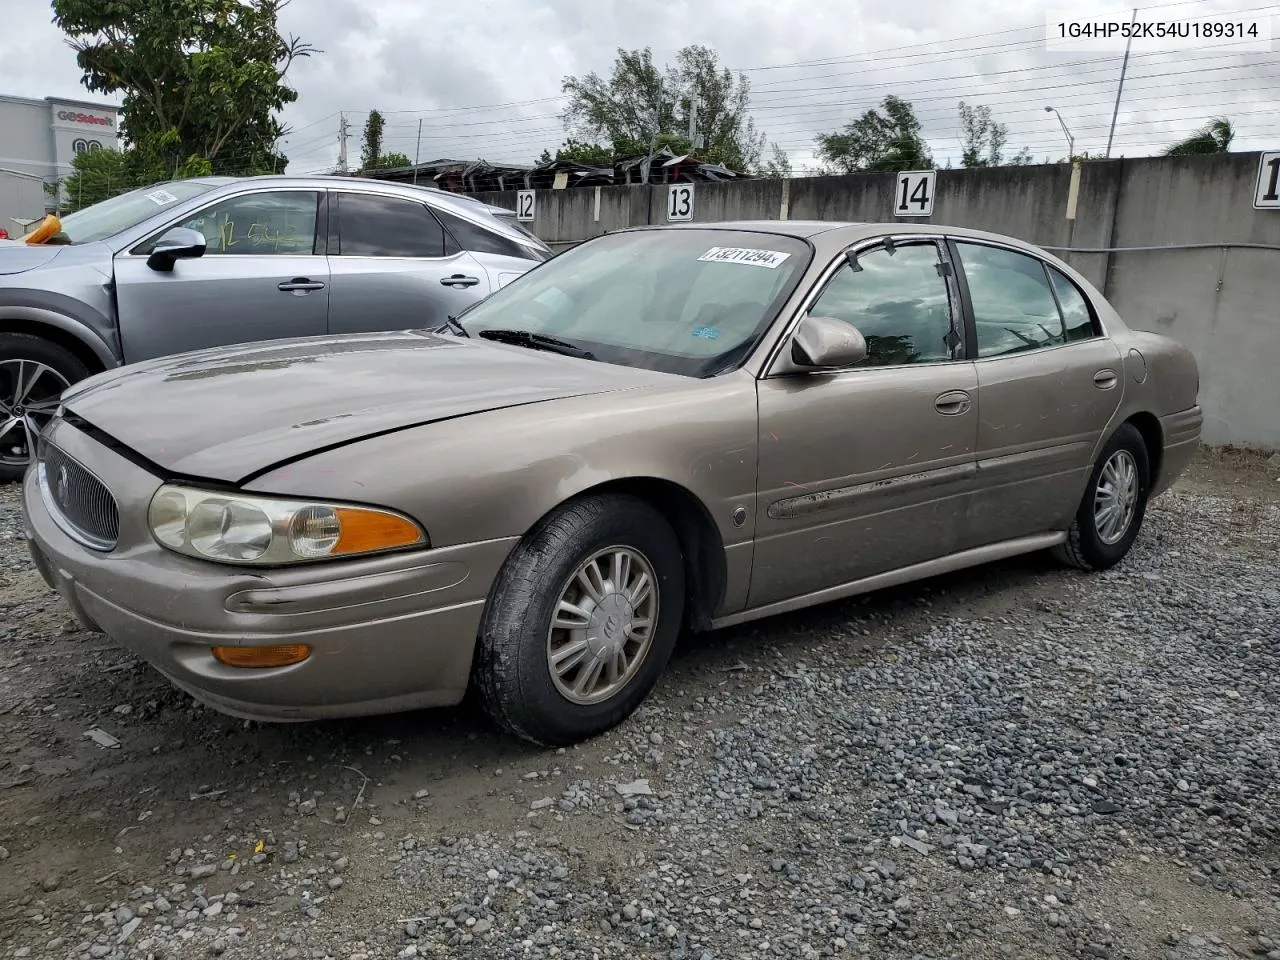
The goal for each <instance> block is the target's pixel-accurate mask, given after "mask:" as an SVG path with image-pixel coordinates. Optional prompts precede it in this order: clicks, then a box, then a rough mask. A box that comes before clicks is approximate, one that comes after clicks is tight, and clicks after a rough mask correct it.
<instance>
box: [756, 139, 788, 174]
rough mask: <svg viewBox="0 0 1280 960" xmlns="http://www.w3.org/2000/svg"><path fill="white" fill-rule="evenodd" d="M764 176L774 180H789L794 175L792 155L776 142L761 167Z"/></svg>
mask: <svg viewBox="0 0 1280 960" xmlns="http://www.w3.org/2000/svg"><path fill="white" fill-rule="evenodd" d="M760 172H761V173H762V174H764V176H766V177H769V178H770V179H772V180H787V179H790V178H791V177H792V176H793V173H792V166H791V157H790V156H789V155H788V154H787V151H785V150H783V149H782V148H781V147H780V146H778V145H777V144H776V143H775V144H773V145H772V147H771V153H770V156H769V159H768V161H766V162H765V165H764V166H763V167H761V168H760Z"/></svg>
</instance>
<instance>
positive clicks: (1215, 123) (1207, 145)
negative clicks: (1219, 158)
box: [1164, 117, 1236, 157]
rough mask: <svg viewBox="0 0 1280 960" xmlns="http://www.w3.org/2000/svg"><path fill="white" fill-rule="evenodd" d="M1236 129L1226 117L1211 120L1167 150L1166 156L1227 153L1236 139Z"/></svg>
mask: <svg viewBox="0 0 1280 960" xmlns="http://www.w3.org/2000/svg"><path fill="white" fill-rule="evenodd" d="M1235 135H1236V131H1235V129H1234V128H1233V127H1232V126H1231V121H1230V120H1228V119H1227V118H1226V117H1218V118H1216V119H1214V120H1210V121H1209V122H1208V123H1206V124H1205V125H1204V126H1203V127H1201V128H1200V129H1199V130H1197V131H1196V132H1195V133H1194V134H1192V135H1191V136H1189V137H1187V139H1185V140H1183V141H1182V142H1181V143H1175V144H1174V145H1173V146H1171V147H1169V148H1168V149H1167V150H1165V152H1164V155H1165V156H1166V157H1192V156H1198V155H1200V154H1204V153H1226V152H1227V150H1229V149H1230V147H1231V141H1232V140H1234V139H1235Z"/></svg>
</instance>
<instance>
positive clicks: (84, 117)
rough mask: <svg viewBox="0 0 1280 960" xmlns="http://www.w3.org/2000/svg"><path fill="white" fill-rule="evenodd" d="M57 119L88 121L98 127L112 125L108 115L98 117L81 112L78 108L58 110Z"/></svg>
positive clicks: (74, 121)
mask: <svg viewBox="0 0 1280 960" xmlns="http://www.w3.org/2000/svg"><path fill="white" fill-rule="evenodd" d="M57 116H58V119H59V120H67V121H70V122H71V123H89V124H93V125H94V126H98V127H109V126H111V125H112V123H111V118H110V117H99V116H95V115H94V114H92V113H82V112H81V111H79V110H59V111H58V114H57Z"/></svg>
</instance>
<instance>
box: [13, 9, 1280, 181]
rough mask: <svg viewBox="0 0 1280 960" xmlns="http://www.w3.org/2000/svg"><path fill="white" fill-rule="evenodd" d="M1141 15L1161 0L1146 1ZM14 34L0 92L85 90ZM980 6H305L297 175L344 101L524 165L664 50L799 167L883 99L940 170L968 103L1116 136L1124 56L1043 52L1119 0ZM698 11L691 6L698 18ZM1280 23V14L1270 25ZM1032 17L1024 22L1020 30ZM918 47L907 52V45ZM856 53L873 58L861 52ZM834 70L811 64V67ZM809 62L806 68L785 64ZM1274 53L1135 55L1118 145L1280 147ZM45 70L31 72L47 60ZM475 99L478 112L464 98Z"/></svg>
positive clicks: (457, 145)
mask: <svg viewBox="0 0 1280 960" xmlns="http://www.w3.org/2000/svg"><path fill="white" fill-rule="evenodd" d="M1138 2H1139V4H1140V6H1142V7H1143V8H1144V9H1146V8H1149V7H1154V6H1156V5H1155V4H1153V3H1151V2H1150V0H1138ZM20 6H21V7H22V9H20V10H17V11H9V12H8V15H7V16H6V30H5V32H4V34H3V36H2V37H0V62H4V63H8V64H20V65H22V64H26V65H28V66H27V67H26V68H24V69H21V70H16V71H15V70H11V71H7V78H6V79H5V80H4V81H0V92H5V93H12V94H19V95H25V96H37V97H40V96H47V95H56V96H70V97H90V96H92V95H90V94H87V93H86V91H85V90H84V89H83V88H82V87H81V86H80V84H79V70H78V68H77V67H76V64H75V58H74V54H73V53H72V51H71V50H70V49H69V48H68V47H67V46H66V45H65V44H64V43H63V41H62V37H61V36H60V34H59V32H58V31H57V29H56V28H55V27H54V26H53V25H52V22H51V16H50V12H49V8H48V6H46V5H44V4H42V3H39V2H35V0H22V2H21V4H20ZM1077 8H1080V5H1079V4H1061V3H1057V2H1053V3H1050V2H1049V0H1034V2H1027V0H967V2H965V4H964V6H963V8H962V9H963V15H962V16H961V15H959V12H960V10H961V8H960V6H959V5H958V4H957V3H955V2H943V0H911V2H903V0H702V2H700V3H699V4H698V5H696V7H695V6H694V5H692V4H672V3H670V0H487V2H485V3H482V4H481V3H471V4H460V5H431V6H430V7H428V6H425V5H421V4H419V3H417V2H416V0H384V2H382V3H380V4H376V5H370V4H365V3H363V2H360V0H295V2H294V3H293V4H292V5H290V6H289V7H287V8H286V10H285V13H284V15H283V17H282V20H283V24H282V26H283V28H284V29H285V30H286V31H287V32H293V33H296V34H299V35H300V36H302V37H303V38H304V39H305V40H307V41H308V42H310V43H312V44H314V45H315V46H317V47H319V48H320V49H321V50H323V53H320V54H318V55H316V56H315V57H313V58H311V59H308V60H305V61H301V62H300V63H298V64H297V65H296V66H295V68H294V70H293V71H292V72H291V74H290V82H291V83H292V84H293V85H294V86H295V88H296V89H297V90H298V91H299V94H300V98H299V101H298V103H296V104H293V105H291V106H290V107H289V108H288V109H287V110H286V111H285V115H284V119H285V121H286V123H287V124H288V125H289V127H290V128H291V130H292V132H291V134H290V136H289V137H288V140H287V142H286V143H285V145H284V147H285V152H286V153H287V154H288V155H289V156H290V160H291V162H290V170H294V171H308V170H319V169H324V168H326V167H328V166H330V165H331V164H333V163H334V161H335V160H336V157H337V132H338V119H339V116H338V115H339V112H340V111H346V115H347V118H348V122H349V124H350V132H351V139H350V141H349V144H348V153H349V157H350V158H351V159H352V160H354V159H355V158H356V157H357V156H358V153H359V133H360V129H361V126H362V124H363V122H364V119H365V116H366V115H367V111H368V110H369V109H370V108H372V107H377V108H378V109H380V110H382V111H383V112H384V113H385V114H386V115H387V130H386V149H389V150H398V151H400V152H403V153H406V154H408V155H410V156H412V155H413V153H414V149H415V147H416V143H417V127H418V121H419V119H421V120H422V127H423V133H422V156H423V157H424V159H425V158H435V157H440V156H452V157H457V158H470V157H476V156H483V157H485V158H487V159H490V160H496V161H513V162H520V161H524V162H528V161H531V160H533V159H534V158H535V157H536V156H537V155H538V153H540V152H541V150H542V149H543V148H544V147H550V148H553V149H554V147H555V146H556V145H557V144H558V143H559V142H560V141H561V140H562V139H563V136H564V132H563V128H562V125H561V123H560V121H559V119H558V113H559V111H560V110H561V109H562V107H563V102H562V100H561V99H560V84H561V80H562V78H563V77H564V76H565V75H567V74H575V75H580V74H583V73H586V72H588V71H592V70H594V71H597V72H599V73H602V74H607V72H608V71H609V69H610V67H611V64H612V61H613V57H614V55H615V51H616V48H617V47H619V46H623V47H628V48H630V47H640V46H651V47H652V48H653V50H654V54H655V57H657V58H658V59H659V60H664V59H666V58H669V57H670V56H671V55H672V54H673V53H674V52H675V50H677V49H678V48H679V47H681V46H683V45H685V44H689V43H702V44H706V45H708V46H711V47H714V48H715V49H717V50H718V51H719V52H720V54H721V57H722V59H723V61H724V62H725V63H726V64H727V65H728V66H730V67H732V68H734V69H741V70H745V71H747V73H748V76H749V77H750V79H751V82H752V85H753V89H754V91H755V92H754V97H753V103H754V108H755V119H756V123H757V126H758V128H759V129H761V130H763V131H764V132H765V133H766V134H767V135H768V137H769V139H770V140H771V141H775V142H777V143H779V144H780V145H781V146H782V147H783V148H784V149H786V150H787V151H788V152H789V153H791V154H792V157H793V161H794V162H795V163H796V164H797V165H798V166H800V167H804V166H806V165H812V163H813V160H812V147H813V138H814V136H815V135H816V134H817V133H818V132H821V131H826V130H833V129H835V128H837V127H839V126H840V125H841V124H842V123H843V122H845V121H846V120H849V119H851V118H853V117H854V116H856V115H858V114H860V113H861V112H862V111H864V110H866V109H867V108H869V107H872V106H875V105H876V104H877V103H878V102H879V101H880V100H882V99H883V98H884V96H886V95H888V94H891V93H893V94H897V95H899V96H902V97H905V98H907V99H909V100H911V101H912V102H913V103H914V104H915V106H916V110H917V113H918V115H919V116H920V118H921V122H922V126H923V129H924V132H925V135H926V137H927V139H928V140H929V142H930V145H931V147H932V148H933V152H934V155H935V157H936V159H937V161H938V162H939V163H940V164H941V163H944V162H945V161H946V160H947V159H948V158H950V159H951V160H952V161H953V162H955V163H958V161H959V157H960V147H959V142H958V139H957V137H958V118H957V112H956V104H957V101H959V100H961V99H964V100H966V101H969V102H972V103H985V104H987V105H989V106H991V108H992V110H993V113H994V114H995V117H996V119H997V120H1000V121H1002V122H1004V123H1005V124H1007V126H1008V129H1009V137H1008V147H1007V150H1008V152H1010V153H1013V152H1016V151H1017V150H1019V149H1020V148H1021V147H1023V146H1027V147H1029V148H1030V149H1031V150H1032V152H1033V154H1034V156H1035V157H1036V158H1037V159H1044V158H1045V157H1049V158H1051V159H1057V158H1059V157H1060V156H1062V155H1063V154H1064V153H1065V152H1066V141H1065V138H1064V137H1063V135H1062V131H1061V128H1060V127H1059V126H1058V122H1057V119H1056V118H1055V117H1054V116H1053V115H1051V114H1047V113H1045V111H1044V106H1045V105H1046V104H1050V103H1051V104H1053V105H1054V106H1056V107H1057V108H1058V109H1059V110H1060V111H1061V113H1062V115H1063V117H1064V118H1066V120H1067V123H1068V125H1069V126H1070V127H1071V129H1072V133H1073V134H1074V136H1075V139H1076V148H1077V149H1078V150H1089V151H1091V152H1094V153H1098V152H1101V150H1102V149H1103V148H1104V147H1105V144H1106V137H1107V127H1108V125H1109V123H1110V119H1111V104H1112V100H1113V98H1114V96H1115V84H1116V78H1117V75H1118V72H1119V64H1120V54H1119V53H1118V52H1092V51H1088V52H1081V51H1056V50H1054V51H1048V50H1046V49H1045V44H1044V23H1045V16H1046V12H1047V11H1054V12H1057V11H1059V10H1064V9H1069V10H1071V11H1072V12H1073V13H1076V14H1080V13H1087V12H1091V11H1092V10H1094V9H1104V10H1106V9H1119V10H1120V11H1121V12H1124V11H1125V10H1126V9H1127V7H1126V4H1124V3H1121V2H1120V0H1095V2H1094V3H1092V4H1090V5H1089V8H1088V10H1085V9H1077ZM1160 9H1161V10H1162V11H1167V13H1168V15H1169V16H1171V17H1173V16H1187V15H1188V11H1189V10H1194V11H1195V12H1197V13H1200V12H1208V11H1214V10H1228V11H1240V12H1244V13H1248V14H1249V15H1257V14H1258V13H1260V12H1266V13H1270V14H1276V13H1280V5H1277V4H1275V3H1272V4H1269V5H1266V6H1265V8H1264V5H1263V4H1262V3H1260V2H1256V0H1249V2H1246V0H1195V2H1194V3H1188V2H1181V0H1179V2H1173V3H1170V4H1163V5H1161V8H1160ZM695 10H696V13H695ZM1273 26H1275V27H1277V30H1276V33H1277V34H1280V22H1277V21H1273ZM1016 28H1020V29H1016ZM904 48H906V49H904ZM857 51H866V52H864V53H858V52H857ZM824 60H825V61H826V62H814V61H824ZM797 61H803V62H804V64H803V65H801V66H787V65H788V64H795V63H796V62H797ZM1278 63H1280V57H1277V55H1276V54H1274V53H1248V54H1225V53H1221V52H1219V53H1216V54H1205V53H1201V52H1197V51H1192V52H1185V53H1178V54H1135V55H1134V56H1133V58H1132V59H1131V63H1130V72H1129V79H1128V81H1127V83H1126V87H1125V99H1124V103H1123V104H1122V108H1121V112H1120V115H1119V121H1118V125H1117V130H1116V145H1115V148H1114V149H1113V153H1115V154H1122V153H1124V154H1128V155H1130V156H1132V155H1135V154H1142V153H1149V152H1153V151H1155V150H1158V149H1160V148H1162V147H1163V146H1164V145H1166V144H1168V143H1169V142H1170V141H1172V140H1174V139H1177V138H1179V137H1182V136H1185V135H1187V134H1189V133H1190V132H1191V131H1192V130H1194V129H1195V128H1196V127H1197V126H1199V125H1200V124H1201V123H1203V122H1204V121H1205V120H1207V119H1208V118H1209V117H1210V116H1213V115H1216V114H1219V113H1225V114H1227V115H1228V116H1231V117H1232V118H1233V119H1234V121H1235V123H1236V126H1237V129H1238V140H1237V146H1238V148H1239V149H1263V148H1269V147H1271V146H1273V145H1274V144H1275V143H1276V142H1278V141H1280V121H1278V120H1276V119H1275V113H1274V108H1273V106H1272V104H1273V102H1274V97H1275V93H1276V89H1277V82H1276V80H1275V77H1276V76H1277V75H1280V69H1277V65H1278ZM36 64H38V65H39V69H38V70H37V69H35V68H34V66H33V65H36ZM473 106H477V107H480V108H481V109H466V108H468V107H473Z"/></svg>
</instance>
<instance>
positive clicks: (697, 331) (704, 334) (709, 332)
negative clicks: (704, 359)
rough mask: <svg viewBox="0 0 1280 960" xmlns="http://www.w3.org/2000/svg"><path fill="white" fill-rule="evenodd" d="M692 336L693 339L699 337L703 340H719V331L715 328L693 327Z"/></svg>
mask: <svg viewBox="0 0 1280 960" xmlns="http://www.w3.org/2000/svg"><path fill="white" fill-rule="evenodd" d="M693 335H694V336H695V337H700V338H701V339H703V340H718V339H720V331H719V330H718V329H716V328H715V327H694V329H693Z"/></svg>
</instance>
